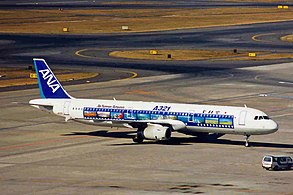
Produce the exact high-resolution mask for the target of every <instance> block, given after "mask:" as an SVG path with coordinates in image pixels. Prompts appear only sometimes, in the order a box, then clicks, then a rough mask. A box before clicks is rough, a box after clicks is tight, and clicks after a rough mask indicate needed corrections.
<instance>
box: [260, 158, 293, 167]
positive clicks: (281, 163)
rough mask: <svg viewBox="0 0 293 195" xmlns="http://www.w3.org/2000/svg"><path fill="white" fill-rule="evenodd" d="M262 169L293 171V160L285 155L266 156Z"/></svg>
mask: <svg viewBox="0 0 293 195" xmlns="http://www.w3.org/2000/svg"><path fill="white" fill-rule="evenodd" d="M262 167H263V168H264V169H266V170H279V169H291V168H292V167H293V160H292V158H291V157H290V156H285V155H275V156H273V155H266V156H264V157H263V159H262Z"/></svg>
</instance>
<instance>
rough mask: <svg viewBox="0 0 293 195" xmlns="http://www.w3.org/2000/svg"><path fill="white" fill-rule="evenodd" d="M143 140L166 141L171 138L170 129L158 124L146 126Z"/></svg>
mask: <svg viewBox="0 0 293 195" xmlns="http://www.w3.org/2000/svg"><path fill="white" fill-rule="evenodd" d="M143 136H144V138H145V139H150V140H168V139H170V137H171V129H170V128H169V127H165V126H162V125H158V124H148V126H147V127H146V128H145V129H144V131H143Z"/></svg>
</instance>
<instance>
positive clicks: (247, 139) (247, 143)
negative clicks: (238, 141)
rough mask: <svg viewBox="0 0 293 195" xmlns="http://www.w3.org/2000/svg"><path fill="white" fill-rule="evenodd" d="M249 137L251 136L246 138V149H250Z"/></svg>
mask: <svg viewBox="0 0 293 195" xmlns="http://www.w3.org/2000/svg"><path fill="white" fill-rule="evenodd" d="M249 137H250V135H246V138H245V147H249V146H250V145H249Z"/></svg>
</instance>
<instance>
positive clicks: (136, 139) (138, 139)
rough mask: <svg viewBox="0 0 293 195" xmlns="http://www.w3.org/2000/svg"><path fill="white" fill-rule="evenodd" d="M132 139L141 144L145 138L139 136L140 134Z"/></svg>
mask: <svg viewBox="0 0 293 195" xmlns="http://www.w3.org/2000/svg"><path fill="white" fill-rule="evenodd" d="M132 140H133V142H135V143H139V144H140V143H142V142H143V138H139V137H138V136H135V137H134V138H133V139H132Z"/></svg>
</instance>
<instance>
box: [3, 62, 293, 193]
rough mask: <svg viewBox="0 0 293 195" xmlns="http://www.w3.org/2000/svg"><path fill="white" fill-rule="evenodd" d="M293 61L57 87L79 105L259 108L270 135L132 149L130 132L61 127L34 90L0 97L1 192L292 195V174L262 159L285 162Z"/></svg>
mask: <svg viewBox="0 0 293 195" xmlns="http://www.w3.org/2000/svg"><path fill="white" fill-rule="evenodd" d="M292 66H293V64H292V63H287V64H275V65H271V66H258V67H245V68H238V69H226V70H225V69H224V70H212V71H208V72H198V73H196V72H194V73H190V74H188V73H184V74H165V75H155V76H146V77H140V78H135V79H126V80H125V79H124V80H114V81H105V82H97V83H89V84H82V85H70V86H65V88H66V90H67V91H68V92H69V93H70V94H71V95H73V96H75V97H79V98H101V99H112V98H113V97H115V98H116V99H119V100H139V101H162V102H178V103H201V104H216V105H233V106H242V105H244V104H246V105H247V106H248V107H253V108H257V109H261V110H263V111H265V112H266V113H267V114H269V115H270V116H271V117H272V118H273V119H274V120H275V121H277V122H278V123H279V125H280V129H279V131H277V132H276V133H274V134H270V135H262V136H252V137H251V139H250V141H251V145H252V146H251V147H249V148H245V147H244V137H243V136H237V135H225V136H223V137H221V138H219V139H218V140H199V139H197V138H196V137H191V136H186V135H182V134H178V133H176V132H175V133H173V134H172V137H173V138H172V140H170V141H168V142H161V143H156V142H153V141H146V142H144V143H143V144H134V143H132V139H131V137H132V136H133V133H134V132H135V130H134V129H123V128H121V129H116V128H113V129H111V128H105V127H99V126H89V125H84V124H79V123H76V122H73V121H69V122H65V121H64V120H63V118H59V117H57V116H54V115H52V114H48V113H45V112H42V111H40V110H37V109H34V108H33V107H30V106H29V105H28V101H29V100H30V99H34V98H38V90H37V89H28V90H18V91H8V92H1V93H0V101H1V105H0V109H1V112H0V121H1V123H0V137H1V139H0V173H1V174H0V191H1V194H6V195H9V194H180V193H186V194H292V193H293V185H292V179H293V175H292V173H293V172H292V171H266V170H263V169H262V167H261V159H262V157H263V156H264V155H266V154H287V155H293V141H292V140H293V134H292V120H293V112H292V108H293V102H292V97H293V88H292V86H293V76H292V74H293V73H292Z"/></svg>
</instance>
